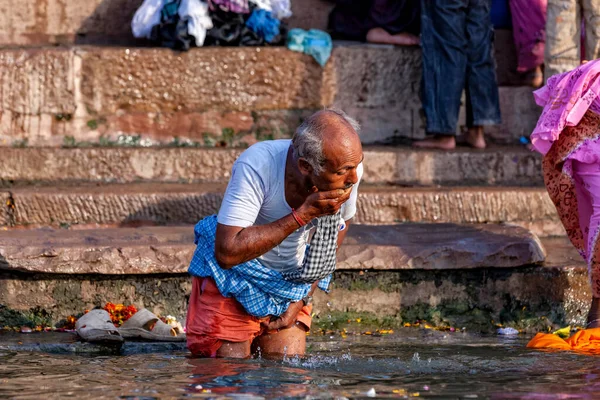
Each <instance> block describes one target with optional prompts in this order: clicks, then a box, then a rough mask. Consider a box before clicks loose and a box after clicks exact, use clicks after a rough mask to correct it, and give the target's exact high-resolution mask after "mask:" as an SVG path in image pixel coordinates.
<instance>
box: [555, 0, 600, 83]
mask: <svg viewBox="0 0 600 400" xmlns="http://www.w3.org/2000/svg"><path fill="white" fill-rule="evenodd" d="M582 19H583V25H584V26H585V40H584V50H585V58H586V59H588V60H593V59H596V58H599V57H600V1H598V0H548V12H547V20H546V21H547V22H546V51H545V56H544V58H545V66H544V78H545V80H548V79H549V78H550V77H551V76H552V75H556V74H562V73H565V72H568V71H571V70H572V69H574V68H576V67H577V66H578V65H579V63H580V62H581V60H582V58H583V57H582V51H581V21H582Z"/></svg>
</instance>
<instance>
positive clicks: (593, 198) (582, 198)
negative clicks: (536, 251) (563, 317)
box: [573, 161, 600, 328]
mask: <svg viewBox="0 0 600 400" xmlns="http://www.w3.org/2000/svg"><path fill="white" fill-rule="evenodd" d="M573 178H574V180H575V185H576V190H577V203H578V210H579V221H580V225H581V230H582V232H583V236H584V240H585V244H586V246H585V250H586V252H585V255H584V256H585V257H586V261H587V264H588V274H589V278H590V284H591V287H592V304H591V307H590V311H589V313H588V318H587V321H588V325H589V326H588V327H591V328H597V327H600V243H599V240H598V235H599V234H600V164H584V163H581V162H578V161H573Z"/></svg>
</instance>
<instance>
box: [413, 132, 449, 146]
mask: <svg viewBox="0 0 600 400" xmlns="http://www.w3.org/2000/svg"><path fill="white" fill-rule="evenodd" d="M413 147H417V148H420V149H440V150H454V149H455V148H456V139H455V137H454V136H442V135H438V136H434V137H431V138H428V139H424V140H420V141H418V142H415V143H413Z"/></svg>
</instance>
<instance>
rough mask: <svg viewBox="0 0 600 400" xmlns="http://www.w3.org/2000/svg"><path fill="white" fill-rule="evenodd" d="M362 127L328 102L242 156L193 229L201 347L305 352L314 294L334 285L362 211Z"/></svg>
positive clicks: (192, 309)
mask: <svg viewBox="0 0 600 400" xmlns="http://www.w3.org/2000/svg"><path fill="white" fill-rule="evenodd" d="M358 130H359V126H358V123H357V122H356V121H355V120H353V119H352V118H350V117H348V116H347V115H346V114H345V113H343V112H341V111H337V110H324V111H320V112H317V113H316V114H313V115H312V116H310V117H309V118H308V119H307V120H306V121H304V122H303V123H302V124H301V125H300V127H299V128H298V129H297V130H296V133H295V134H294V137H293V138H292V140H271V141H264V142H260V143H257V144H255V145H253V146H251V147H250V148H249V149H248V150H246V151H245V152H244V153H242V155H240V157H239V158H238V159H237V161H236V162H235V164H234V166H233V169H232V173H231V179H230V181H229V184H228V186H227V190H226V192H225V196H224V198H223V202H222V204H221V207H220V209H219V213H218V216H211V217H207V218H205V219H203V220H202V221H200V222H199V223H198V224H197V225H196V228H195V234H196V244H197V245H198V246H197V248H196V252H195V253H194V257H193V258H192V262H191V263H190V267H189V273H190V274H191V275H192V292H191V295H190V300H189V307H188V313H187V342H188V343H187V345H188V348H189V350H190V351H191V352H192V354H193V355H195V356H199V357H236V358H244V357H249V356H250V355H251V354H252V352H253V351H254V352H257V349H260V353H261V354H262V355H263V356H268V355H275V356H278V355H279V356H280V355H282V354H287V355H289V356H292V355H303V354H304V352H305V347H306V332H307V331H308V330H309V329H310V324H311V309H312V304H311V302H312V293H313V292H314V290H315V289H316V288H317V286H318V287H319V288H321V289H323V290H327V287H328V284H329V280H330V279H331V273H332V272H333V270H335V262H336V252H337V249H338V247H339V246H340V245H341V244H342V241H343V240H344V237H345V236H346V233H347V232H348V226H349V225H350V220H351V219H352V217H353V216H354V214H355V213H356V200H357V196H358V184H359V181H360V179H361V176H362V170H363V169H362V161H363V152H362V145H361V142H360V138H359V136H358ZM311 234H312V237H310V235H311ZM309 237H310V238H309Z"/></svg>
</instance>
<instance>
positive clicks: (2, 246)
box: [0, 224, 545, 275]
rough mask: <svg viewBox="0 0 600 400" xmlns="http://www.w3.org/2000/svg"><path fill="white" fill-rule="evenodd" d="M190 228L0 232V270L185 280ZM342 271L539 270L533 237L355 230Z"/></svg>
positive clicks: (518, 231) (479, 231)
mask: <svg viewBox="0 0 600 400" xmlns="http://www.w3.org/2000/svg"><path fill="white" fill-rule="evenodd" d="M194 249H195V246H194V227H193V226H192V225H188V226H179V227H141V228H106V229H89V230H56V229H40V230H18V231H3V232H0V257H1V261H0V268H1V269H3V270H9V271H22V272H30V273H38V272H40V273H56V274H61V273H62V274H109V275H127V274H163V273H168V274H173V273H175V274H176V273H185V272H186V271H187V267H188V265H189V261H190V259H191V258H192V254H193V252H194ZM338 255H339V257H338V264H339V265H338V268H339V269H340V270H363V269H375V270H399V269H456V268H458V269H461V268H479V267H498V268H502V267H505V268H508V267H518V266H523V265H532V264H540V263H542V262H543V261H544V259H545V251H544V249H543V247H542V244H541V242H540V241H539V239H538V238H537V236H535V235H533V234H532V233H530V232H529V231H528V230H526V229H524V228H520V227H516V226H499V225H481V224H480V225H477V224H475V225H457V224H439V225H427V224H402V225H387V226H365V225H355V226H353V228H352V230H351V231H350V233H349V235H348V237H347V238H346V242H345V244H344V246H343V247H342V248H340V250H339V253H338Z"/></svg>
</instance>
